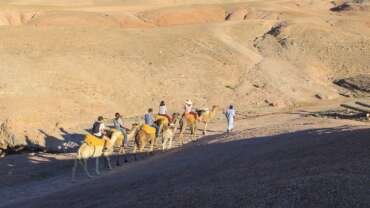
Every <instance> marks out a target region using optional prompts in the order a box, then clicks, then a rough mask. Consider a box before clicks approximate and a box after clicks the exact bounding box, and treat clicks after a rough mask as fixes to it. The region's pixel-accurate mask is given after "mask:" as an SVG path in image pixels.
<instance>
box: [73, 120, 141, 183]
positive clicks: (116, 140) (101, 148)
mask: <svg viewBox="0 0 370 208" xmlns="http://www.w3.org/2000/svg"><path fill="white" fill-rule="evenodd" d="M137 128H138V125H137V124H133V125H132V129H131V131H130V133H129V135H128V138H129V139H130V138H132V137H133V135H135V133H136V131H137ZM104 140H105V141H104V144H103V145H98V144H96V145H94V144H87V143H86V142H85V143H83V144H82V145H81V146H80V148H79V149H78V151H77V156H76V159H75V162H74V166H73V168H72V181H74V179H75V175H76V170H77V166H78V163H80V164H81V166H82V167H83V168H84V171H85V173H86V175H87V177H89V178H91V177H92V176H91V174H90V173H89V171H88V169H87V160H88V159H89V158H95V162H96V163H95V165H96V166H95V172H96V174H97V175H100V171H99V158H100V157H102V156H103V157H105V159H106V161H107V165H108V168H109V169H112V166H111V164H110V159H109V156H110V155H112V154H113V151H114V148H115V147H119V152H120V153H121V152H122V151H124V149H123V147H122V141H123V134H122V132H120V131H118V130H112V132H111V138H110V139H104ZM117 163H118V164H119V157H118V158H117Z"/></svg>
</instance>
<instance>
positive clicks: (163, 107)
mask: <svg viewBox="0 0 370 208" xmlns="http://www.w3.org/2000/svg"><path fill="white" fill-rule="evenodd" d="M158 115H160V116H165V117H167V119H168V122H169V123H171V116H170V115H168V114H167V107H166V104H165V103H164V101H163V100H162V101H161V102H160V104H159V112H158Z"/></svg>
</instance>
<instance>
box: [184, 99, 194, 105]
mask: <svg viewBox="0 0 370 208" xmlns="http://www.w3.org/2000/svg"><path fill="white" fill-rule="evenodd" d="M185 104H187V105H193V102H191V100H186V101H185Z"/></svg>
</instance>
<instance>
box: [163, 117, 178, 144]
mask: <svg viewBox="0 0 370 208" xmlns="http://www.w3.org/2000/svg"><path fill="white" fill-rule="evenodd" d="M178 121H179V114H178V113H174V114H173V117H172V123H171V124H170V125H169V126H167V127H165V128H164V129H163V133H162V150H165V149H166V145H167V144H168V147H167V149H171V147H172V141H173V138H174V137H175V134H176V130H177V127H176V126H177V123H178Z"/></svg>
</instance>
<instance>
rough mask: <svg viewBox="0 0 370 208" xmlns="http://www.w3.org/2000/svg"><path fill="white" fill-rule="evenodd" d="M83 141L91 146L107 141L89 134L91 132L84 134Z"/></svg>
mask: <svg viewBox="0 0 370 208" xmlns="http://www.w3.org/2000/svg"><path fill="white" fill-rule="evenodd" d="M84 141H85V143H86V144H87V145H91V146H104V145H105V143H106V142H107V140H105V139H100V138H98V137H96V136H94V135H91V134H87V135H86V136H85V140H84Z"/></svg>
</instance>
